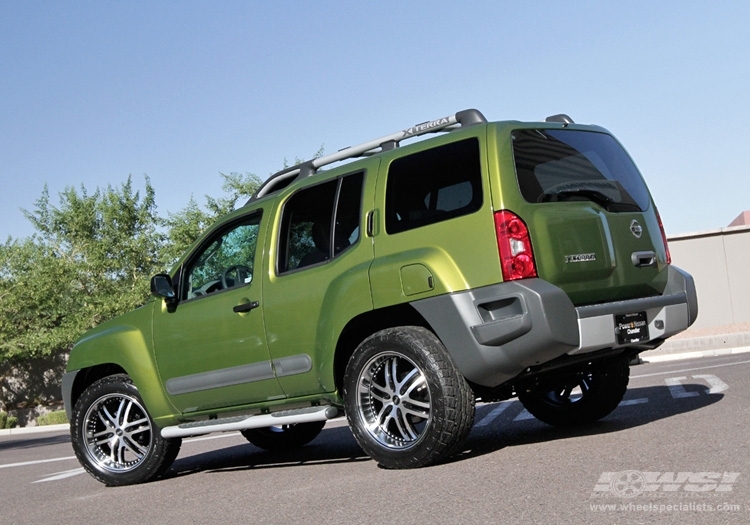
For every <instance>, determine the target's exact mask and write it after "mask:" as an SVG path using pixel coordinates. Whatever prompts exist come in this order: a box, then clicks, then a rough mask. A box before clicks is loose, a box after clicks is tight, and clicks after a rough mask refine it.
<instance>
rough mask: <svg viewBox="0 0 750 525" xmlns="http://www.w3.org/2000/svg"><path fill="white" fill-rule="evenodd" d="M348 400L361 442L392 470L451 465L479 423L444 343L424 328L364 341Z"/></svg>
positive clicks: (347, 387) (348, 377) (349, 372)
mask: <svg viewBox="0 0 750 525" xmlns="http://www.w3.org/2000/svg"><path fill="white" fill-rule="evenodd" d="M343 394H344V403H345V406H346V415H347V419H348V421H349V425H350V427H351V429H352V433H353V434H354V437H355V438H356V439H357V442H358V443H359V445H360V446H361V447H362V449H363V450H364V451H365V452H366V453H367V454H368V455H370V457H372V458H373V459H375V460H376V461H377V462H378V463H379V464H380V465H381V466H383V467H386V468H415V467H423V466H427V465H431V464H434V463H436V462H438V461H440V460H442V459H445V458H447V457H449V456H450V455H452V454H454V453H455V452H457V450H458V449H459V448H460V446H461V445H462V444H463V442H464V440H465V439H466V437H467V436H468V434H469V431H470V430H471V426H472V424H473V422H474V393H473V392H472V390H471V388H470V387H469V385H468V383H467V382H466V380H465V379H464V377H463V376H462V375H461V373H460V372H459V371H458V369H457V367H456V365H455V364H454V363H453V360H452V359H451V357H450V355H449V354H448V352H447V351H446V350H445V347H444V346H443V345H442V343H441V342H440V340H439V339H438V338H437V337H436V336H435V335H434V334H433V333H432V332H430V331H429V330H426V329H424V328H421V327H416V326H409V327H398V328H390V329H386V330H382V331H380V332H377V333H375V334H373V335H372V336H370V337H369V338H367V339H365V341H363V342H362V344H360V346H359V347H358V348H357V350H356V351H355V352H354V354H353V355H352V357H351V359H350V360H349V364H348V365H347V369H346V374H345V376H344V392H343Z"/></svg>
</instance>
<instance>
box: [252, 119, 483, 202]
mask: <svg viewBox="0 0 750 525" xmlns="http://www.w3.org/2000/svg"><path fill="white" fill-rule="evenodd" d="M485 122H487V119H486V118H484V115H482V113H481V112H480V111H479V110H476V109H466V110H463V111H459V112H458V113H455V114H453V115H450V116H448V117H443V118H439V119H436V120H430V121H427V122H422V123H421V124H415V125H414V126H412V127H410V128H407V129H404V130H401V131H397V132H395V133H391V134H390V135H386V136H384V137H380V138H379V139H375V140H370V141H367V142H363V143H362V144H359V145H357V146H350V147H348V148H344V149H342V150H339V151H337V152H336V153H332V154H330V155H324V156H322V157H318V158H316V159H311V160H308V161H306V162H302V163H301V164H297V165H296V166H292V167H291V168H287V169H285V170H282V171H279V172H278V173H274V174H273V175H271V176H270V177H269V178H268V180H266V182H264V183H263V184H262V185H261V187H260V188H258V191H256V192H255V195H253V197H252V198H251V199H250V200H251V201H252V200H255V199H258V198H260V197H263V196H264V195H268V194H269V193H273V192H274V191H276V190H280V189H282V188H284V187H286V186H288V185H289V184H291V183H292V182H293V181H294V180H296V179H297V178H299V177H309V176H310V175H314V174H315V173H316V171H317V169H318V168H321V167H323V166H326V165H328V164H332V163H334V162H339V161H342V160H346V159H351V158H356V157H364V156H369V155H374V154H376V153H380V152H381V151H388V150H391V149H395V148H397V147H398V146H399V143H400V142H401V141H402V140H405V139H409V138H412V137H417V136H419V135H424V134H426V133H436V132H438V131H451V130H453V129H456V128H458V127H465V126H471V125H474V124H483V123H485Z"/></svg>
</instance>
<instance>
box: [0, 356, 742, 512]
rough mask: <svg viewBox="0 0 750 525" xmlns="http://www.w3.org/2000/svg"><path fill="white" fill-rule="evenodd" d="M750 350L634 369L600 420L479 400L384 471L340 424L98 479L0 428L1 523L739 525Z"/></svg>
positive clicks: (189, 447) (59, 445)
mask: <svg viewBox="0 0 750 525" xmlns="http://www.w3.org/2000/svg"><path fill="white" fill-rule="evenodd" d="M749 372H750V353H748V354H738V355H733V356H724V357H704V358H701V359H690V360H676V361H666V362H657V363H647V364H642V365H638V366H635V367H633V368H632V369H631V380H630V386H629V390H628V393H627V394H626V397H625V400H624V401H623V402H622V403H621V405H620V406H619V407H618V408H617V409H616V410H615V411H614V412H613V413H612V414H610V415H609V416H607V417H606V418H605V419H603V420H602V421H600V422H598V423H596V424H593V425H588V426H585V427H580V428H573V429H571V428H555V427H550V426H548V425H545V424H543V423H541V422H539V421H537V420H535V419H534V418H533V417H531V416H530V415H529V414H528V413H527V412H526V411H525V410H524V409H523V407H522V406H521V405H520V404H519V403H518V402H517V401H515V400H510V401H505V402H502V403H494V404H485V405H480V406H479V407H478V410H477V417H476V423H475V426H474V429H473V431H472V434H471V436H470V438H469V440H468V442H467V443H466V446H465V447H464V450H463V451H462V453H461V454H459V455H458V456H457V457H456V458H454V459H453V460H451V461H450V462H448V463H445V464H442V465H438V466H435V467H430V468H424V469H417V470H407V471H390V470H384V469H381V468H378V466H377V465H376V464H375V463H374V462H373V461H371V460H370V459H369V458H368V457H366V456H365V455H364V454H363V452H362V451H361V449H360V448H359V447H358V446H357V444H356V442H355V441H354V438H353V437H352V435H351V432H350V431H349V429H348V427H347V426H346V424H345V423H344V421H342V420H338V421H333V422H331V423H329V424H328V426H327V427H326V429H325V430H324V431H323V432H322V433H321V435H320V436H319V437H318V438H316V439H315V440H314V441H313V442H312V443H310V444H309V445H308V446H305V447H303V448H301V449H298V450H294V451H287V452H283V453H279V452H273V453H272V452H264V451H261V450H260V449H257V448H255V447H254V446H253V445H251V444H249V443H247V442H246V441H245V440H244V439H243V438H242V436H241V435H240V434H238V433H226V434H216V435H209V436H204V437H199V438H191V439H186V440H185V441H184V443H183V447H182V451H181V453H180V456H179V457H178V458H177V461H176V462H175V463H174V465H173V467H172V469H171V470H170V471H168V473H167V474H166V475H165V477H164V478H163V479H161V480H158V481H156V482H152V483H148V484H144V485H137V486H131V487H122V488H107V487H104V486H102V485H100V484H99V483H98V482H96V481H95V480H94V479H93V478H91V477H90V476H88V475H87V474H86V473H84V472H83V470H82V469H81V468H80V466H79V465H78V462H77V461H76V460H75V458H74V457H73V452H72V449H71V447H70V442H69V437H68V434H67V432H66V431H65V430H64V429H56V430H51V431H46V432H37V433H16V434H10V435H9V434H3V435H0V494H2V501H3V520H2V521H3V522H7V523H15V524H21V523H73V522H76V523H77V522H80V521H82V520H96V521H97V522H120V521H127V522H128V523H131V524H138V523H226V522H230V521H243V522H252V523H401V524H410V523H414V524H417V523H425V522H428V521H429V522H430V523H438V524H440V523H446V524H448V523H451V524H454V523H570V522H574V521H575V522H580V523H612V522H617V523H747V522H748V521H749V520H750V454H748V439H747V436H748V433H749V432H748V431H749V430H750V428H749V425H748V422H749V421H750V418H748V415H749V412H750V402H749V401H750V385H748V381H747V379H746V378H747V376H748V373H749Z"/></svg>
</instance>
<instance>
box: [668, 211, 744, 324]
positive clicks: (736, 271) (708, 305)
mask: <svg viewBox="0 0 750 525" xmlns="http://www.w3.org/2000/svg"><path fill="white" fill-rule="evenodd" d="M669 248H670V251H671V253H672V263H673V264H674V265H675V266H678V267H680V268H682V269H684V270H686V271H687V272H688V273H690V274H691V275H692V276H693V278H694V279H695V286H696V288H697V291H698V320H697V321H696V322H695V324H694V325H693V327H692V328H691V331H693V330H705V329H711V328H718V327H728V326H730V325H741V324H745V323H750V226H736V227H731V228H723V229H721V230H713V231H707V232H700V233H690V234H684V235H675V236H670V237H669Z"/></svg>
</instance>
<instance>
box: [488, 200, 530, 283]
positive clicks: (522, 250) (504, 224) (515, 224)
mask: <svg viewBox="0 0 750 525" xmlns="http://www.w3.org/2000/svg"><path fill="white" fill-rule="evenodd" d="M495 232H496V234H497V247H498V250H499V252H500V264H501V266H502V269H503V280H505V281H514V280H516V279H527V278H529V277H536V276H537V273H536V263H535V262H534V252H533V251H532V249H531V238H530V237H529V229H528V228H527V227H526V223H525V222H523V221H522V220H521V219H520V218H519V217H518V215H516V214H515V213H513V212H511V211H507V210H502V211H498V212H495Z"/></svg>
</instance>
